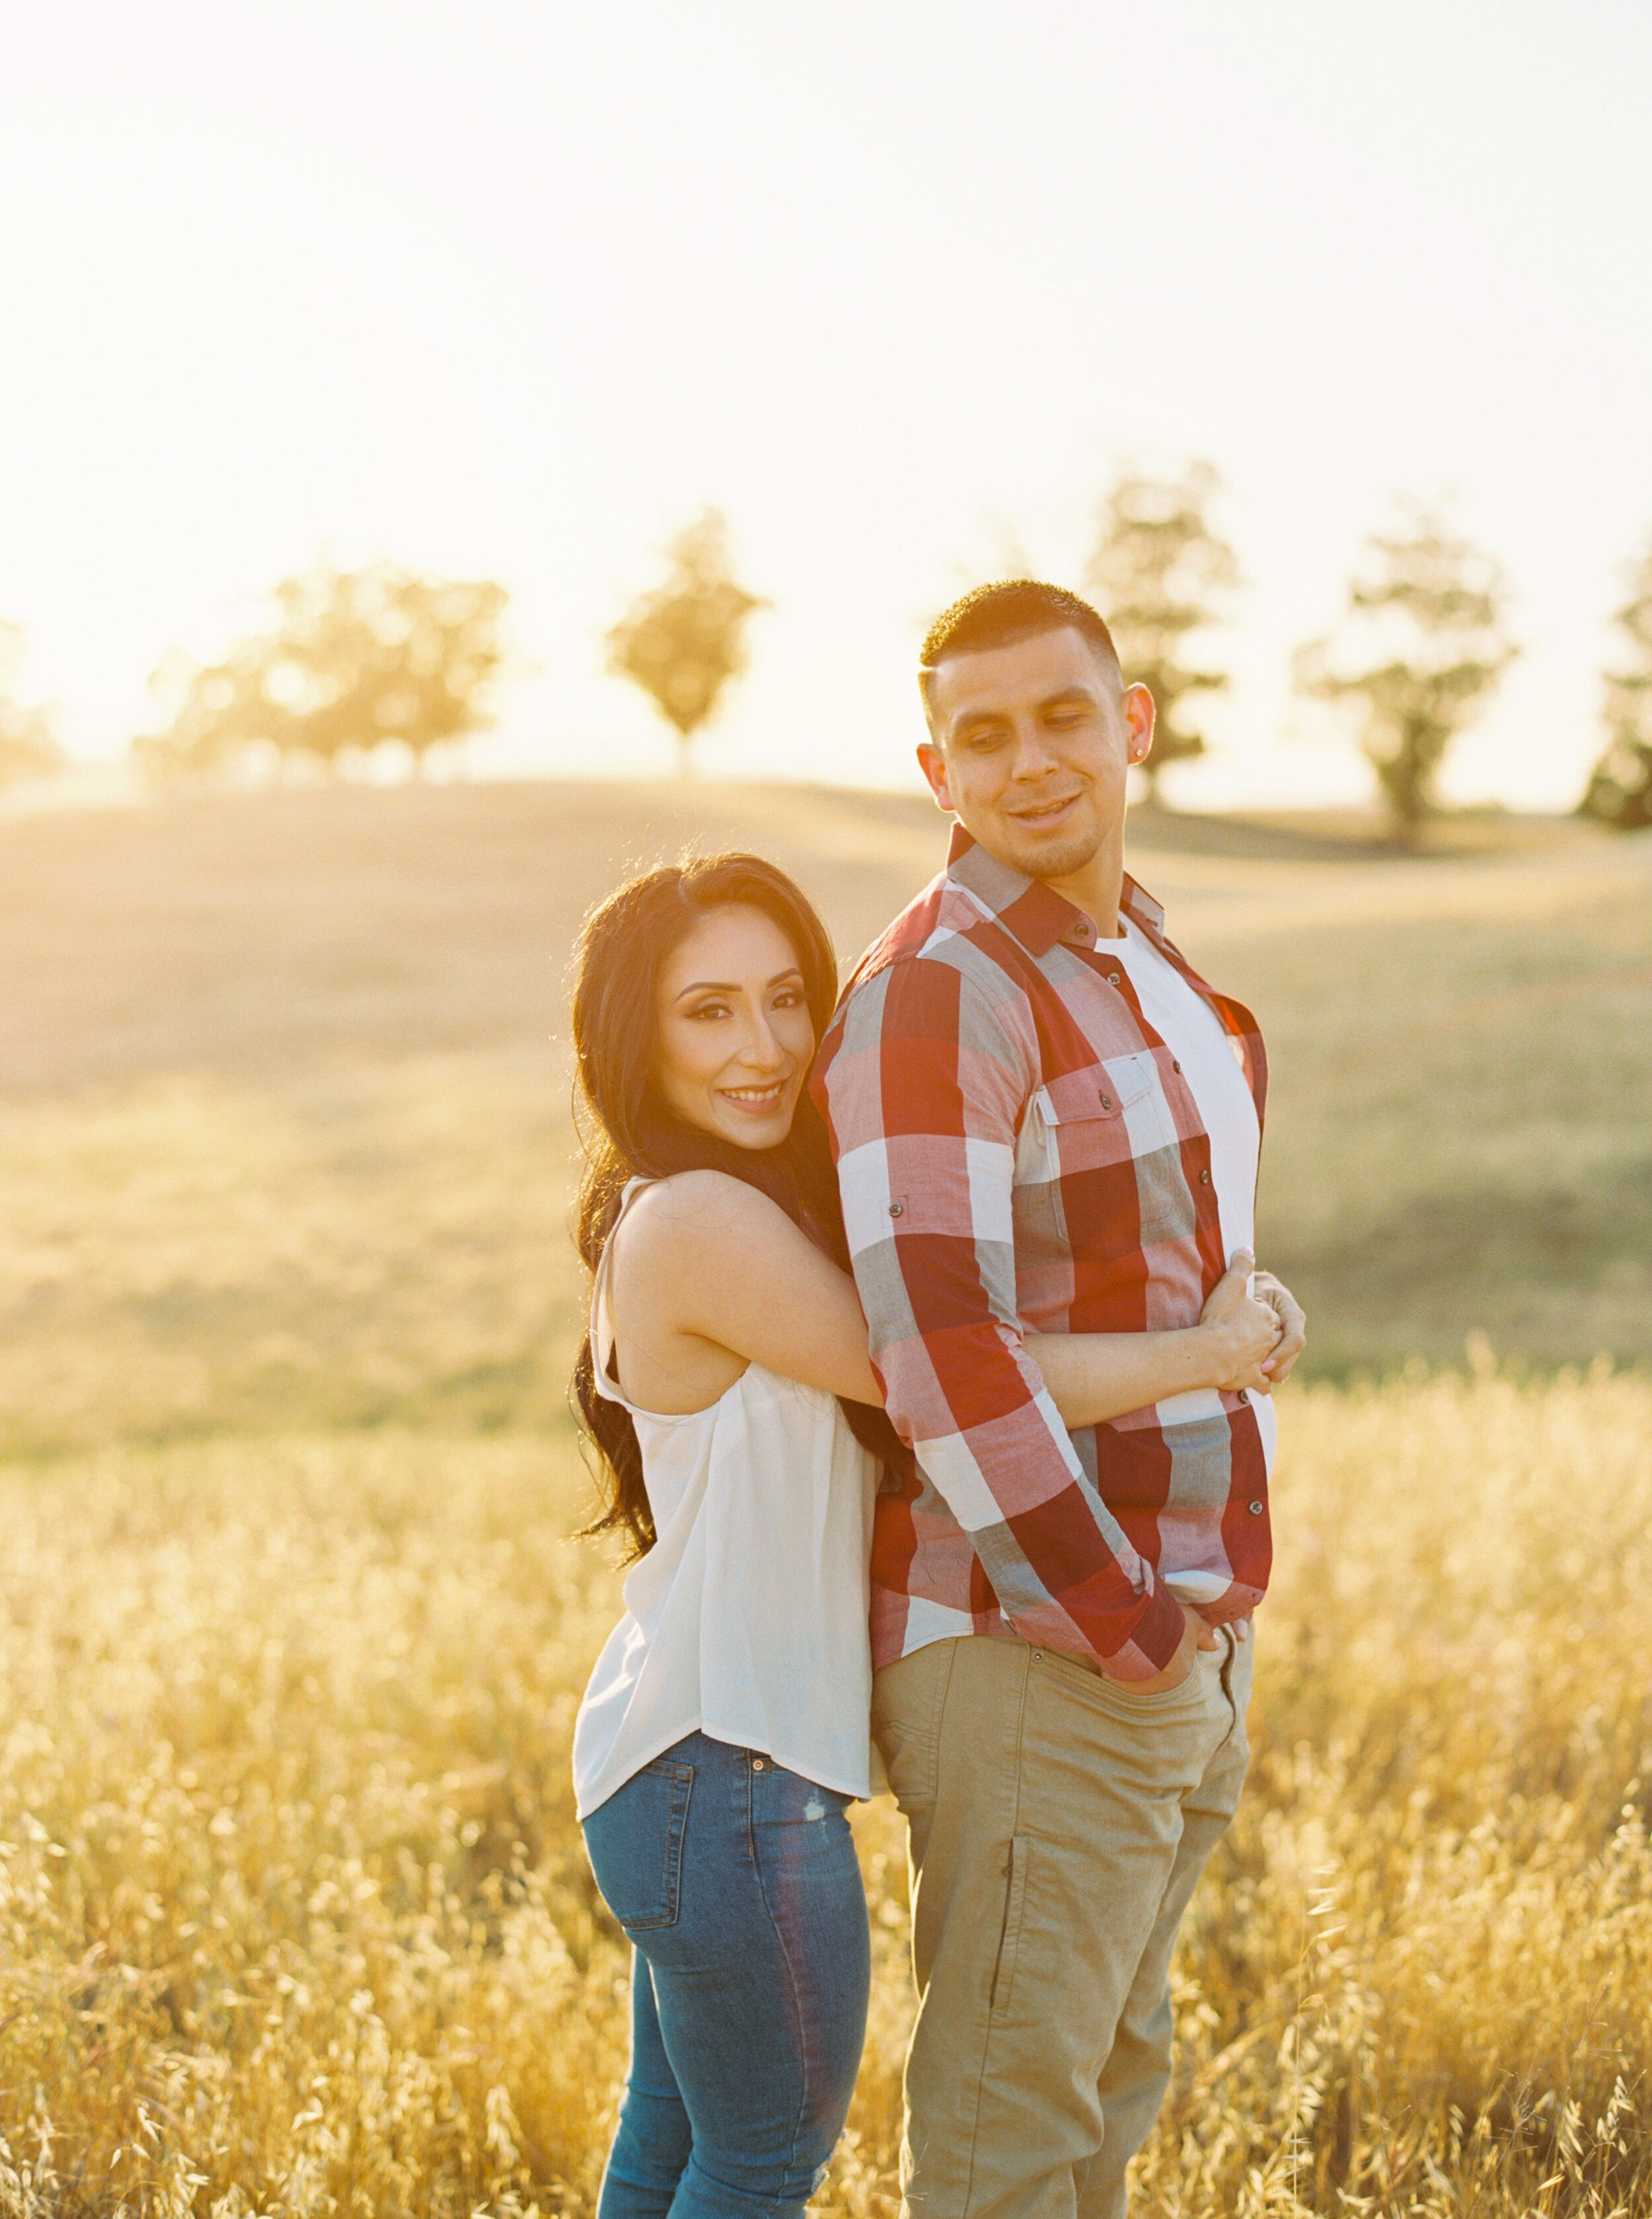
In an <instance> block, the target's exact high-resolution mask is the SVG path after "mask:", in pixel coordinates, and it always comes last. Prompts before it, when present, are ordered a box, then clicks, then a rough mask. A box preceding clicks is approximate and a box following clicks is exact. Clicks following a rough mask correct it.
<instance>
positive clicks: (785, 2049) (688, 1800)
mask: <svg viewBox="0 0 1652 2219" xmlns="http://www.w3.org/2000/svg"><path fill="white" fill-rule="evenodd" d="M835 991H836V966H835V960H834V958H833V954H832V950H831V944H830V942H829V940H828V939H827V936H826V934H825V930H824V929H823V926H822V925H821V923H820V921H819V919H818V918H817V917H816V915H815V913H814V911H812V910H811V909H810V906H809V904H808V902H807V901H806V900H805V899H804V896H803V894H802V893H801V892H799V891H798V888H797V887H796V886H794V885H793V884H792V881H791V880H789V879H788V878H786V876H785V874H784V873H781V872H779V871H778V870H777V869H775V868H774V867H773V865H771V864H768V863H765V862H763V861H761V860H760V859H759V858H758V857H756V856H753V855H723V856H717V857H713V858H711V859H709V860H706V861H695V862H691V863H686V864H683V865H672V866H668V867H664V868H662V869H660V870H656V871H652V872H649V873H647V874H646V875H644V876H643V877H642V878H639V879H636V880H632V881H630V883H629V884H628V885H626V886H621V887H620V888H619V889H618V891H617V892H615V893H613V894H612V895H611V896H610V897H609V898H608V899H607V900H606V902H604V903H603V904H601V906H600V907H599V909H598V910H597V911H595V912H594V913H593V916H592V917H591V918H590V919H589V921H588V922H587V926H586V929H585V932H584V935H582V938H581V945H580V952H579V961H578V971H577V976H576V982H575V986H574V1046H575V1051H576V1055H577V1060H578V1066H579V1075H580V1082H581V1091H582V1093H583V1096H584V1101H585V1105H586V1107H587V1111H588V1113H589V1118H590V1123H591V1131H590V1134H589V1136H588V1139H589V1161H588V1165H587V1174H586V1178H585V1181H584V1184H583V1188H582V1190H581V1203H580V1215H579V1240H580V1248H581V1255H582V1256H583V1257H584V1259H585V1261H586V1263H587V1265H588V1266H589V1267H590V1269H591V1271H592V1272H593V1299H592V1309H591V1329H590V1333H589V1336H588V1338H587V1342H586V1346H585V1347H584V1349H583V1350H582V1352H581V1358H580V1362H579V1365H578V1368H577V1370H576V1372H575V1377H574V1386H575V1393H576V1395H577V1398H578V1402H579V1405H580V1409H581V1414H582V1417H583V1419H584V1422H585V1425H586V1427H587V1431H588V1432H589V1433H590V1435H591V1437H592V1439H593V1441H594V1443H595V1445H596V1446H597V1448H598V1449H599V1451H600V1455H601V1459H602V1466H603V1471H604V1479H605V1487H606V1502H605V1506H604V1508H603V1510H602V1513H601V1514H600V1516H599V1518H598V1519H597V1520H596V1522H595V1525H594V1526H593V1527H592V1529H591V1530H592V1531H593V1532H601V1531H605V1530H615V1531H618V1532H621V1533H623V1534H624V1536H625V1537H626V1538H628V1540H629V1541H630V1544H631V1546H632V1550H633V1553H634V1555H635V1556H636V1557H637V1559H639V1561H637V1563H636V1566H635V1569H633V1570H632V1571H631V1573H630V1576H629V1578H628V1579H627V1581H626V1583H625V1605H626V1611H625V1616H624V1618H623V1619H622V1620H621V1621H620V1624H619V1625H618V1626H617V1627H616V1628H615V1630H614V1632H613V1634H612V1636H611V1637H610V1639H609V1641H608V1643H607V1644H606V1647H605V1648H604V1650H603V1652H602V1655H601V1656H600V1657H599V1660H598V1663H597V1665H596V1669H595V1670H594V1671H593V1675H592V1677H591V1682H590V1685H589V1687H588V1688H587V1693H586V1696H585V1700H584V1703H583V1705H582V1706H581V1712H580V1717H579V1721H578V1725H577V1726H576V1729H575V1733H574V1784H575V1788H576V1792H577V1798H578V1809H579V1814H580V1818H581V1822H582V1824H583V1825H584V1828H585V1836H586V1843H587V1849H588V1850H589V1853H590V1856H591V1862H592V1867H593V1870H594V1872H595V1874H596V1877H597V1882H598V1885H599V1887H600V1888H601V1890H602V1893H603V1895H604V1896H605V1898H606V1900H607V1902H608V1905H609V1907H610V1909H611V1910H612V1911H613V1913H614V1916H615V1918H617V1919H618V1922H619V1924H620V1925H621V1926H622V1927H623V1928H624V1930H625V1932H626V1934H627V1935H628V1936H629V1937H630V1940H631V1942H633V1944H634V1945H635V1955H634V1959H633V1980H632V2049H631V2061H630V2073H629V2075H628V2079H627V2085H626V2089H625V2094H624V2102H623V2104H622V2106H621V2110H620V2119H619V2126H618V2132H617V2134H616V2136H615V2140H614V2145H613V2148H612V2152H611V2154H610V2156H609V2161H608V2169H607V2172H606V2177H605V2179H604V2183H603V2190H602V2199H601V2203H600V2206H599V2219H635V2215H642V2214H649V2215H655V2214H662V2213H665V2212H670V2213H671V2214H672V2215H673V2219H727V2215H728V2214H730V2213H731V2212H750V2213H752V2214H754V2215H755V2214H757V2213H759V2212H761V2213H762V2214H764V2215H766V2219H767V2215H771V2214H773V2215H780V2214H792V2213H798V2214H801V2213H802V2211H803V2209H804V2205H805V2203H807V2201H808V2198H809V2197H810V2194H811V2193H812V2192H813V2190H814V2189H815V2187H816V2186H817V2184H818V2182H819V2179H820V2177H821V2175H822V2173H823V2171H824V2169H825V2166H826V2162H827V2160H828V2158H829V2156H830V2154H831V2150H832V2147H833V2144H834V2143H835V2141H836V2138H837V2135H838V2134H839V2132H840V2130H841V2129H842V2123H843V2120H844V2117H845V2116H846V2114H847V2111H848V2103H849V2097H850V2094H851V2092H852V2090H853V2087H854V2074H855V2068H856V2066H857V2064H858V2062H859V2059H860V2046H861V2041H862V2038H863V2036H864V2032H865V2024H866V1987H867V1978H868V1942H867V1930H866V1903H865V1898H864V1894H863V1892H862V1889H861V1885H860V1872H859V1868H858V1866H857V1864H856V1862H855V1856H854V1844H853V1842H852V1840H851V1837H850V1834H849V1829H848V1820H847V1818H846V1815H845V1813H846V1811H847V1806H848V1804H849V1803H850V1802H851V1801H852V1800H854V1799H855V1798H857V1797H862V1796H865V1795H866V1794H867V1793H869V1792H870V1786H871V1783H870V1780H869V1776H868V1760H869V1747H870V1736H869V1730H868V1714H869V1707H870V1696H871V1662H870V1655H869V1649H868V1640H867V1632H866V1610H867V1601H868V1588H867V1570H866V1565H867V1552H868V1545H869V1541H870V1533H871V1515H872V1503H873V1495H874V1493H875V1489H876V1483H877V1476H878V1466H877V1463H876V1460H875V1458H874V1457H873V1454H872V1453H871V1452H870V1451H868V1450H867V1449H866V1448H865V1447H863V1446H861V1445H860V1441H859V1440H857V1438H856V1433H857V1432H859V1433H860V1434H862V1435H863V1436H864V1437H865V1438H866V1439H876V1437H877V1436H876V1430H875V1429H876V1427H877V1426H878V1425H879V1424H881V1423H883V1422H885V1421H883V1420H881V1417H880V1414H878V1413H877V1410H876V1406H877V1405H878V1403H879V1388H878V1383H877V1380H876V1378H875V1377H874V1375H873V1371H872V1366H871V1363H870V1359H869V1358H868V1355H867V1350H866V1325H865V1321H864V1319H863V1317H862V1315H861V1312H860V1304H859V1302H858V1301H857V1299H856V1296H855V1293H854V1283H853V1281H852V1280H851V1279H850V1277H848V1272H847V1271H846V1270H845V1269H844V1264H845V1260H846V1258H845V1251H844V1247H843V1241H842V1226H841V1221H840V1219H839V1216H838V1210H837V1190H836V1181H835V1176H834V1173H833V1169H832V1165H831V1161H830V1157H829V1150H828V1147H827V1143H826V1136H825V1132H824V1128H823V1126H822V1124H821V1122H820V1120H819V1117H818V1115H817V1112H816V1111H815V1110H814V1107H813V1105H812V1103H810V1100H809V1097H808V1096H807V1094H806V1093H805V1091H804V1081H805V1079H806V1078H807V1075H808V1071H809V1066H810V1061H811V1060H812V1058H813V1055H814V1052H815V1045H816V1042H817V1039H818V1038H819V1036H820V1035H821V1034H822V1032H823V1029H824V1028H825V1026H826V1023H827V1021H828V1019H829V1016H830V1014H831V1010H832V1006H833V1002H834V999H835ZM1250 1267H1251V1259H1249V1258H1248V1257H1244V1256H1242V1257H1239V1258H1238V1259H1236V1260H1235V1268H1234V1269H1233V1271H1229V1273H1228V1274H1227V1277H1226V1278H1224V1279H1223V1281H1222V1282H1221V1284H1220V1286H1219V1287H1218V1288H1217V1290H1215V1292H1214V1294H1213V1295H1212V1296H1211V1298H1210V1301H1209V1302H1208V1304H1207V1305H1206V1308H1205V1312H1204V1315H1203V1316H1202V1319H1201V1321H1200V1323H1199V1324H1198V1325H1197V1326H1196V1327H1190V1328H1189V1329H1188V1330H1187V1331H1185V1332H1181V1333H1132V1334H1120V1335H1087V1336H1077V1335H1071V1336H1068V1335H1063V1336H1057V1337H1054V1338H1053V1339H1040V1338H1038V1337H1035V1336H1029V1337H1028V1341H1027V1347H1028V1353H1029V1354H1030V1355H1031V1356H1032V1357H1033V1358H1034V1360H1035V1361H1037V1362H1038V1363H1040V1364H1041V1365H1042V1366H1043V1367H1044V1369H1045V1372H1046V1379H1047V1380H1048V1382H1049V1384H1050V1386H1051V1390H1052V1392H1053V1394H1054V1395H1055V1398H1056V1400H1057V1402H1058V1403H1059V1407H1060V1408H1061V1411H1062V1414H1063V1416H1064V1417H1065V1419H1066V1420H1068V1422H1069V1423H1070V1424H1073V1425H1078V1424H1090V1423H1096V1422H1099V1421H1101V1420H1104V1419H1106V1418H1109V1417H1114V1416H1116V1415H1118V1414H1120V1413H1121V1412H1122V1411H1125V1410H1130V1409H1134V1408H1139V1407H1140V1405H1141V1404H1143V1403H1144V1402H1153V1401H1157V1400H1159V1399H1162V1398H1164V1396H1167V1395H1172V1394H1180V1393H1183V1392H1185V1391H1187V1390H1188V1389H1192V1388H1196V1387H1208V1386H1216V1387H1223V1388H1238V1387H1241V1386H1250V1387H1259V1388H1265V1387H1266V1385H1267V1384H1268V1379H1267V1375H1266V1371H1265V1369H1264V1367H1265V1365H1266V1364H1267V1361H1268V1358H1269V1355H1270V1351H1271V1350H1272V1349H1273V1347H1274V1346H1275V1345H1276V1342H1277V1340H1278V1338H1279V1327H1278V1323H1277V1321H1276V1319H1275V1317H1274V1315H1273V1313H1272V1311H1271V1310H1270V1309H1267V1308H1264V1306H1263V1305H1262V1304H1259V1303H1258V1302H1252V1301H1251V1299H1250V1297H1249V1296H1248V1294H1247V1291H1246V1276H1247V1274H1248V1272H1249V1270H1250ZM839 1398H842V1400H840V1399H839ZM846 1404H847V1405H848V1406H849V1408H848V1410H846V1408H845V1405H846ZM857 1406H858V1414H857ZM866 1406H871V1407H870V1408H868V1407H866ZM852 1415H853V1416H854V1425H853V1426H852V1423H851V1417H852ZM1212 1638H1213V1639H1214V1636H1213V1637H1212Z"/></svg>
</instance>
